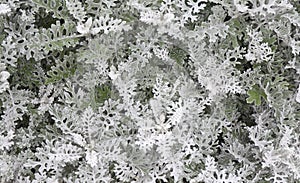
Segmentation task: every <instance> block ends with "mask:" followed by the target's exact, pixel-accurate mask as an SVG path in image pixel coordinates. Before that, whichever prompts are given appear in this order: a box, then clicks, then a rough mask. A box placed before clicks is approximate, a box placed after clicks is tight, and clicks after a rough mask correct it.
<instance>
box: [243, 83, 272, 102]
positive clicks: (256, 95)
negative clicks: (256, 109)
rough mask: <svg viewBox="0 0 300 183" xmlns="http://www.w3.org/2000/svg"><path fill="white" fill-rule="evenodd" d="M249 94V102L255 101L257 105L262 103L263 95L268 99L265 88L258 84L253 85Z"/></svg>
mask: <svg viewBox="0 0 300 183" xmlns="http://www.w3.org/2000/svg"><path fill="white" fill-rule="evenodd" d="M247 94H248V96H249V97H248V98H247V99H246V101H247V103H249V104H251V103H253V102H254V104H255V105H256V106H259V105H260V104H261V98H262V97H263V98H264V99H267V95H266V94H265V92H264V90H263V89H261V88H260V87H259V86H257V85H254V86H252V89H250V90H248V92H247Z"/></svg>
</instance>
